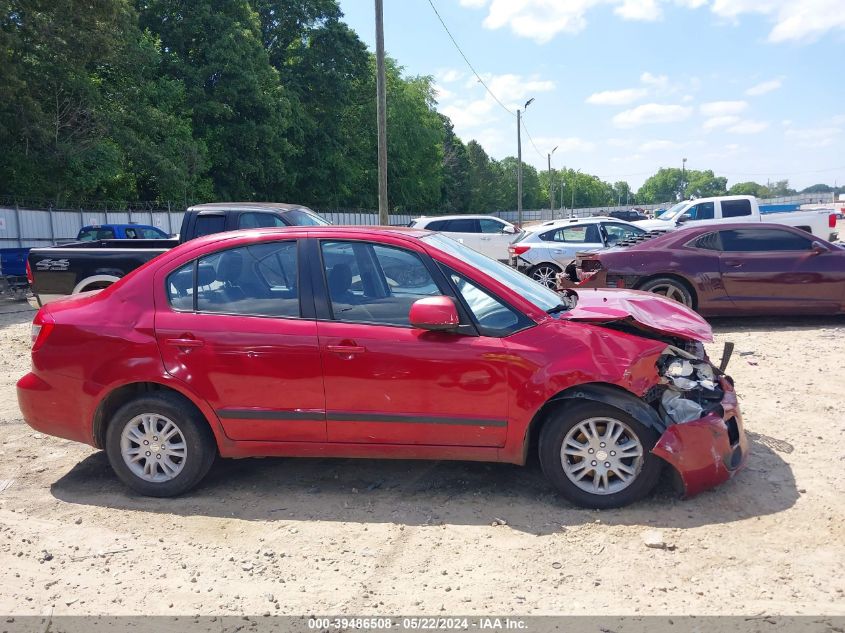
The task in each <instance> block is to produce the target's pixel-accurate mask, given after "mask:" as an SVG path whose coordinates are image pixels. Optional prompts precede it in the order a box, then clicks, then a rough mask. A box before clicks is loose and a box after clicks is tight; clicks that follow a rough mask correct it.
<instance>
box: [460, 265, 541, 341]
mask: <svg viewBox="0 0 845 633" xmlns="http://www.w3.org/2000/svg"><path fill="white" fill-rule="evenodd" d="M447 273H448V274H449V277H450V279H451V280H452V283H453V284H455V287H456V288H457V289H458V292H459V293H460V294H461V297H463V300H464V301H465V302H466V304H467V307H468V308H469V311H470V312H471V313H472V316H473V317H474V318H475V322H476V323H477V324H478V329H479V331H480V332H481V333H482V334H484V335H485V336H504V335H507V334H510V333H512V332H515V331H516V330H518V329H521V327H524V325H526V324H529V323H530V322H529V321H528V320H527V319H526V318H525V317H522V316H521V315H520V314H519V313H518V312H516V311H515V310H514V309H512V308H511V307H510V306H507V305H505V304H504V303H502V302H501V301H499V299H497V298H496V297H494V296H493V295H491V294H490V293H489V292H487V291H486V290H484V289H483V288H481V287H480V286H478V285H477V284H475V283H474V282H472V281H470V280H469V279H467V278H466V277H464V276H463V275H460V274H458V273H456V272H454V271H451V270H449V269H447Z"/></svg>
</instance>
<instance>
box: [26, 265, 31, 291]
mask: <svg viewBox="0 0 845 633" xmlns="http://www.w3.org/2000/svg"><path fill="white" fill-rule="evenodd" d="M26 283H28V284H29V285H30V286H31V285H32V268H30V267H29V260H28V259H27V260H26Z"/></svg>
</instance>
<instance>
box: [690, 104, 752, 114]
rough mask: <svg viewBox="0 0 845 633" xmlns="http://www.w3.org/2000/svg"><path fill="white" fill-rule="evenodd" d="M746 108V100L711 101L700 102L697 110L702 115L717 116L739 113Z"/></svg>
mask: <svg viewBox="0 0 845 633" xmlns="http://www.w3.org/2000/svg"><path fill="white" fill-rule="evenodd" d="M746 108H748V102H747V101H711V102H710V103H702V104H701V106H700V108H699V110H701V114H703V115H704V116H709V117H718V116H728V115H732V114H739V113H740V112H743V111H744V110H745V109H746Z"/></svg>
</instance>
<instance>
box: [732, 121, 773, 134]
mask: <svg viewBox="0 0 845 633" xmlns="http://www.w3.org/2000/svg"><path fill="white" fill-rule="evenodd" d="M768 127H769V124H768V123H767V122H766V121H753V120H750V119H746V120H743V121H740V122H739V123H737V124H736V125H732V126H731V127H729V128H728V132H730V133H731V134H759V133H760V132H762V131H763V130H765V129H766V128H768Z"/></svg>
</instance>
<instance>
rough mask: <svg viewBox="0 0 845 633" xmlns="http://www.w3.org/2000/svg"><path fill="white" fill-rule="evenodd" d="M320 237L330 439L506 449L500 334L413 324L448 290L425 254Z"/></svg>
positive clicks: (317, 272)
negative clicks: (421, 303)
mask: <svg viewBox="0 0 845 633" xmlns="http://www.w3.org/2000/svg"><path fill="white" fill-rule="evenodd" d="M319 247H320V248H319V250H320V251H321V252H322V258H321V256H320V252H316V251H317V250H318V244H317V242H314V250H315V253H314V257H311V258H310V259H311V260H312V261H314V262H316V266H315V268H314V271H313V275H314V277H315V286H316V284H317V282H318V281H319V283H320V284H321V285H322V288H323V289H322V291H321V292H320V294H319V295H318V297H321V298H318V301H317V315H318V318H319V320H318V323H317V328H318V334H319V338H320V351H321V355H322V359H323V371H324V374H325V385H326V414H327V420H328V422H327V432H328V439H329V441H330V442H355V443H380V444H406V445H408V444H410V445H413V444H416V445H433V446H437V445H439V446H487V447H491V446H503V445H504V442H505V437H506V435H507V393H508V391H507V366H506V362H505V360H504V358H503V350H504V348H503V345H502V343H501V341H500V340H499V339H495V338H488V337H481V336H463V335H460V334H455V333H449V332H428V331H424V330H420V329H415V328H411V327H410V325H409V323H408V311H409V309H410V307H411V304H412V303H413V302H414V301H415V300H416V299H419V298H422V297H426V296H435V295H440V294H442V293H443V288H442V284H443V283H444V280H442V276H440V277H438V272H437V270H436V269H434V268H433V267H432V265H431V262H430V260H428V259H427V256H426V255H424V254H422V253H416V252H413V251H410V250H406V249H404V248H398V247H397V246H395V245H391V244H388V243H384V244H375V243H367V242H357V241H355V242H353V241H323V242H322V243H321V244H320V245H319Z"/></svg>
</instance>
